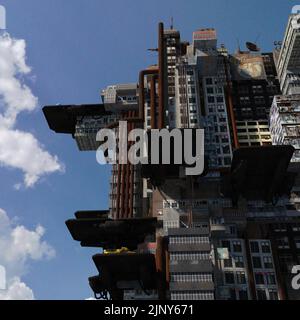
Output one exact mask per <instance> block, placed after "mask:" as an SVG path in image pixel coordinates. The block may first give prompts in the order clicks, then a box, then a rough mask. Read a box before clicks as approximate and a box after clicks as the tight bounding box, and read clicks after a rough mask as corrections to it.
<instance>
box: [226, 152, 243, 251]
mask: <svg viewBox="0 0 300 320" xmlns="http://www.w3.org/2000/svg"><path fill="white" fill-rule="evenodd" d="M223 152H224V150H223ZM233 251H234V252H242V244H241V242H240V241H234V242H233Z"/></svg>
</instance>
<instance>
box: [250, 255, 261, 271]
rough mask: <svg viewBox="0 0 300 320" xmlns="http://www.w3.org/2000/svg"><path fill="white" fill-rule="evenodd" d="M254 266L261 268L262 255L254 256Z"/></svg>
mask: <svg viewBox="0 0 300 320" xmlns="http://www.w3.org/2000/svg"><path fill="white" fill-rule="evenodd" d="M252 263H253V267H254V268H256V269H260V268H261V267H262V264H261V259H260V257H252Z"/></svg>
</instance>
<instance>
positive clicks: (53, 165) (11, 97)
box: [0, 33, 64, 189]
mask: <svg viewBox="0 0 300 320" xmlns="http://www.w3.org/2000/svg"><path fill="white" fill-rule="evenodd" d="M30 72H31V68H30V67H29V66H28V65H27V64H26V42H25V41H24V40H19V39H13V38H11V37H10V35H9V34H8V33H5V34H3V35H0V165H1V166H7V167H11V168H16V169H19V170H22V171H23V173H24V185H25V186H26V187H32V186H34V185H35V183H36V182H37V181H38V180H39V179H40V177H42V176H43V175H45V174H49V173H53V172H56V171H63V170H64V168H63V165H62V164H61V163H60V162H59V160H58V158H57V157H56V156H52V155H51V154H49V152H47V151H46V150H45V149H44V147H43V146H42V145H41V144H40V143H39V142H38V140H37V139H36V138H35V137H34V135H32V134H31V133H29V132H24V131H20V130H17V129H16V128H15V127H16V122H17V117H18V115H19V114H20V113H21V112H24V111H27V112H31V111H33V110H35V109H36V108H37V106H38V99H37V97H35V96H34V94H33V93H32V92H31V90H30V88H29V87H28V86H27V85H26V84H25V83H24V77H25V76H26V75H28V74H29V73H30ZM18 186H19V185H18ZM16 189H19V188H16Z"/></svg>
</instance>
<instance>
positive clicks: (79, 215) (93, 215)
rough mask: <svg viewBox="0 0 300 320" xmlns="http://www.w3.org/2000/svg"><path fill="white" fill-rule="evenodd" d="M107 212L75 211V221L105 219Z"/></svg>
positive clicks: (106, 218)
mask: <svg viewBox="0 0 300 320" xmlns="http://www.w3.org/2000/svg"><path fill="white" fill-rule="evenodd" d="M108 215H109V211H108V210H98V211H77V212H75V217H76V219H105V220H110V219H109V218H108Z"/></svg>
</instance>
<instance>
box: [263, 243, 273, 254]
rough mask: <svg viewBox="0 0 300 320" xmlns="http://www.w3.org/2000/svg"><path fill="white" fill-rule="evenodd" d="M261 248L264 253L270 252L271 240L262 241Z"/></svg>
mask: <svg viewBox="0 0 300 320" xmlns="http://www.w3.org/2000/svg"><path fill="white" fill-rule="evenodd" d="M261 250H262V252H263V253H270V252H271V248H270V243H269V242H262V243H261Z"/></svg>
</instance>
